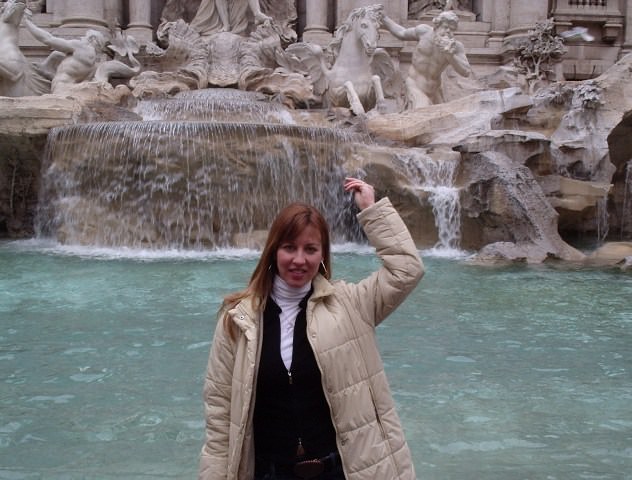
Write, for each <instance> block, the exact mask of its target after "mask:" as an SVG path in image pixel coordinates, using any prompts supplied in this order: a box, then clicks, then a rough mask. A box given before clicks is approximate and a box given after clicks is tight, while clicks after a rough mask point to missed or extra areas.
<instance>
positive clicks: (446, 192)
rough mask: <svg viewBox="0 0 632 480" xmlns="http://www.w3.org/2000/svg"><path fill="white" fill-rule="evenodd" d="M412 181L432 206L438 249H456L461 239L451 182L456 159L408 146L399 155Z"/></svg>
mask: <svg viewBox="0 0 632 480" xmlns="http://www.w3.org/2000/svg"><path fill="white" fill-rule="evenodd" d="M402 160H403V162H404V164H405V165H406V168H407V171H408V173H409V176H410V178H411V182H412V183H413V184H415V187H416V188H417V189H418V190H419V191H420V192H422V193H423V194H424V196H426V197H427V201H428V202H429V203H430V205H431V206H432V212H433V214H434V220H435V226H436V227H437V235H438V241H437V243H436V245H435V248H436V249H439V250H459V248H460V242H461V204H460V202H459V189H458V188H457V187H455V186H454V184H455V179H456V173H457V171H458V166H459V162H458V160H454V159H449V160H437V159H433V158H431V157H429V156H428V155H427V154H425V153H424V152H422V151H418V150H411V152H410V154H409V155H408V156H406V157H405V158H402Z"/></svg>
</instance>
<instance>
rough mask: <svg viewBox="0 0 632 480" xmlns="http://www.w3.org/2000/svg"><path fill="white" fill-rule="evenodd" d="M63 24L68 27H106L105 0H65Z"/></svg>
mask: <svg viewBox="0 0 632 480" xmlns="http://www.w3.org/2000/svg"><path fill="white" fill-rule="evenodd" d="M56 3H57V4H58V3H59V2H56ZM61 26H62V27H63V28H68V29H75V28H77V29H88V28H97V29H101V30H102V29H103V28H106V27H107V22H106V20H105V16H104V8H103V0H91V1H89V2H88V1H86V0H65V1H64V2H63V14H62V18H61ZM99 27H101V28H99Z"/></svg>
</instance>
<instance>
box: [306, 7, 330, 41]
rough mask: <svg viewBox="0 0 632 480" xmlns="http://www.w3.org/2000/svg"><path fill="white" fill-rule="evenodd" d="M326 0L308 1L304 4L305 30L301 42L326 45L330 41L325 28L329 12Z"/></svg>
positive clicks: (328, 33)
mask: <svg viewBox="0 0 632 480" xmlns="http://www.w3.org/2000/svg"><path fill="white" fill-rule="evenodd" d="M328 4H329V1H328V0H309V1H307V2H305V8H306V12H305V30H304V31H303V41H304V42H311V43H316V44H320V45H326V44H327V43H329V41H330V40H331V32H329V28H328V27H327V23H328V17H329V10H328V8H327V6H328Z"/></svg>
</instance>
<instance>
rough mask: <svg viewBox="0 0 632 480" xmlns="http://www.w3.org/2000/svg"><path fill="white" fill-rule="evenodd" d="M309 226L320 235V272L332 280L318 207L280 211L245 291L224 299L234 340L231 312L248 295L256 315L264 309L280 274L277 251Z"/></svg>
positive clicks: (326, 233)
mask: <svg viewBox="0 0 632 480" xmlns="http://www.w3.org/2000/svg"><path fill="white" fill-rule="evenodd" d="M308 226H312V227H314V228H316V230H318V232H319V233H320V241H321V247H322V252H323V263H322V264H321V266H320V268H319V270H318V271H319V273H320V274H322V275H323V276H324V277H325V278H327V279H329V278H331V243H330V239H329V226H328V225H327V221H326V220H325V217H323V215H322V213H320V211H319V210H318V209H317V208H315V207H313V206H311V205H308V204H306V203H300V202H296V203H292V204H290V205H288V206H287V207H285V208H284V209H283V210H281V211H280V212H279V214H278V215H277V217H276V218H275V219H274V221H273V222H272V226H271V227H270V231H269V232H268V239H267V240H266V244H265V246H264V248H263V251H262V252H261V257H260V258H259V262H258V263H257V266H256V267H255V270H254V272H253V273H252V276H251V277H250V282H249V283H248V286H247V287H246V289H245V290H242V291H240V292H236V293H232V294H230V295H227V296H226V297H224V302H223V303H222V307H221V309H220V312H223V315H224V316H223V321H224V328H226V329H227V330H228V331H229V333H230V334H231V337H233V336H234V335H233V330H232V327H233V325H232V323H231V322H230V319H229V318H228V310H230V309H231V308H233V307H234V306H235V305H237V303H239V302H240V301H241V300H243V299H244V298H246V297H249V296H250V297H252V302H253V304H252V305H253V308H254V310H255V311H256V312H261V311H263V310H264V309H265V306H266V301H267V299H268V295H270V292H271V291H272V283H273V281H274V276H275V275H276V273H277V266H276V253H277V250H278V249H279V247H280V246H281V244H282V243H284V242H286V241H292V240H294V239H295V238H297V237H298V236H299V235H300V234H301V232H302V231H303V230H304V229H305V228H306V227H308Z"/></svg>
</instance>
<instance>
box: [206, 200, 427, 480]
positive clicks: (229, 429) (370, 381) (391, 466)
mask: <svg viewBox="0 0 632 480" xmlns="http://www.w3.org/2000/svg"><path fill="white" fill-rule="evenodd" d="M358 220H359V221H360V224H361V225H362V226H363V228H364V231H365V233H366V235H367V238H368V239H369V242H370V243H371V245H372V246H374V247H375V249H376V252H377V254H378V256H379V257H380V259H381V260H382V264H383V266H382V267H381V268H380V269H379V270H378V271H376V272H374V273H373V274H371V275H370V276H369V277H367V278H365V279H364V280H362V281H360V282H359V283H357V284H351V283H346V282H343V281H336V282H333V283H330V282H329V281H327V280H326V279H325V278H324V277H322V276H321V275H318V276H317V277H316V278H315V279H314V281H313V287H314V292H313V294H312V296H311V297H310V299H309V301H308V304H307V335H308V339H309V341H310V344H311V346H312V349H313V350H314V354H315V357H316V361H317V362H318V366H319V368H320V371H321V373H322V382H323V389H324V392H325V396H326V397H327V401H328V402H329V406H330V408H331V416H332V420H333V424H334V426H335V429H336V432H337V443H338V450H339V451H340V455H341V459H342V464H343V468H344V472H345V477H346V478H347V480H375V479H379V480H394V479H400V480H414V479H415V472H414V468H413V463H412V459H411V455H410V451H409V449H408V445H407V443H406V439H405V438H404V433H403V431H402V427H401V424H400V421H399V417H398V415H397V413H396V411H395V406H394V402H393V398H392V395H391V392H390V389H389V386H388V383H387V379H386V376H385V373H384V367H383V365H382V360H381V358H380V354H379V351H378V347H377V344H376V339H375V327H376V325H378V324H379V323H380V322H381V321H382V320H384V319H385V318H386V317H387V316H388V315H389V314H390V313H391V312H392V311H393V310H395V308H396V307H397V306H398V305H399V304H400V303H401V302H402V301H403V300H404V299H405V298H406V296H407V295H408V294H409V293H410V292H411V291H412V290H413V289H414V288H415V286H416V285H417V282H418V281H419V280H420V279H421V277H422V275H423V264H422V262H421V259H420V258H419V255H418V253H417V249H416V247H415V244H414V243H413V240H412V238H411V237H410V234H409V232H408V230H407V228H406V226H405V225H404V222H403V221H402V219H401V218H400V216H399V215H398V214H397V212H396V211H395V209H394V208H393V206H392V205H391V203H390V201H389V200H388V199H387V198H383V199H381V200H380V201H378V202H376V203H375V204H374V205H372V206H370V207H367V208H366V209H364V210H362V211H361V212H360V213H359V214H358ZM229 313H230V315H231V317H232V320H233V321H234V322H235V324H236V325H237V327H238V329H237V330H238V334H237V337H236V340H235V341H233V340H231V339H230V337H229V336H228V334H227V333H226V332H225V329H224V328H223V325H222V322H221V321H220V322H218V325H217V328H216V331H215V337H214V339H213V345H212V347H211V353H210V356H209V363H208V369H207V374H206V381H205V386H204V403H205V413H206V442H205V444H204V446H203V448H202V453H201V457H200V468H199V479H200V480H215V479H217V480H219V479H222V480H252V479H253V478H254V440H253V426H252V417H253V411H254V400H255V399H254V391H255V385H256V376H257V365H258V359H259V350H260V343H261V337H262V335H261V332H260V324H261V321H260V320H261V319H260V315H259V314H257V313H255V312H254V311H253V309H252V307H251V305H250V302H249V301H247V300H246V301H242V302H240V303H239V304H238V305H237V306H236V307H235V308H234V309H232V310H231V311H230V312H229Z"/></svg>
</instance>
